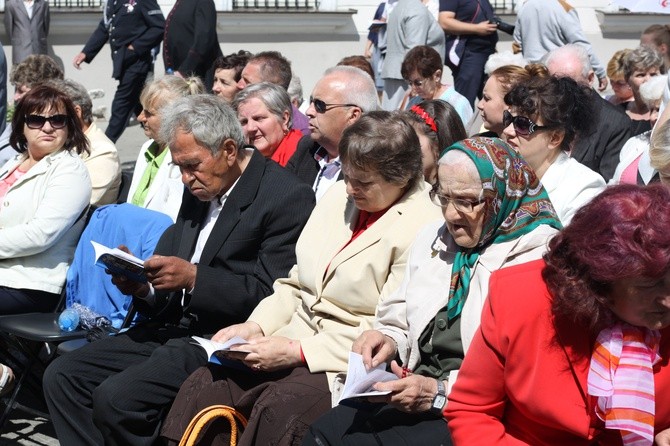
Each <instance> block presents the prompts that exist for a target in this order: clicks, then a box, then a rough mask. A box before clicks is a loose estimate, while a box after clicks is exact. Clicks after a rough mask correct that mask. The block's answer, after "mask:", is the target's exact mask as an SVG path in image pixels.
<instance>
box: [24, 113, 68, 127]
mask: <svg viewBox="0 0 670 446" xmlns="http://www.w3.org/2000/svg"><path fill="white" fill-rule="evenodd" d="M47 121H49V124H51V127H53V128H55V129H62V128H63V127H65V126H66V125H67V116H66V115H51V116H40V115H27V116H26V125H27V126H28V128H29V129H41V128H42V127H44V124H46V122H47Z"/></svg>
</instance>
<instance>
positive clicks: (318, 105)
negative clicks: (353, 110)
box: [309, 96, 358, 113]
mask: <svg viewBox="0 0 670 446" xmlns="http://www.w3.org/2000/svg"><path fill="white" fill-rule="evenodd" d="M309 103H310V104H314V110H316V112H317V113H325V112H327V111H328V110H332V109H334V108H337V107H358V105H356V104H326V103H325V102H323V101H322V100H321V99H314V98H313V97H311V96H310V98H309Z"/></svg>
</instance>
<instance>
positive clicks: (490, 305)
mask: <svg viewBox="0 0 670 446" xmlns="http://www.w3.org/2000/svg"><path fill="white" fill-rule="evenodd" d="M5 23H6V27H7V30H8V34H9V35H10V37H11V41H12V54H13V56H12V62H13V64H12V66H11V69H10V71H9V83H10V84H11V85H12V86H13V87H14V92H15V93H14V96H13V101H11V102H12V104H6V102H7V101H6V97H5V98H3V97H0V101H1V102H2V107H3V108H0V113H2V114H3V116H2V122H1V124H2V125H1V126H0V132H1V133H2V134H1V135H0V317H9V316H10V315H14V314H22V313H31V312H43V313H46V312H54V311H59V310H61V309H62V307H63V305H66V306H68V307H69V306H71V305H72V304H73V303H77V302H79V303H81V302H84V303H86V305H87V306H88V307H90V309H91V310H93V311H96V312H98V314H99V316H100V317H102V318H108V319H109V320H110V323H112V324H113V325H114V326H115V327H117V328H119V324H121V323H122V322H121V321H125V320H126V319H128V318H127V316H128V315H129V313H130V316H129V317H130V319H129V320H131V321H132V322H131V324H130V327H125V328H127V330H126V331H122V332H120V333H118V334H117V333H114V335H110V336H104V337H103V338H102V339H99V340H94V341H92V342H89V343H86V344H85V345H83V346H81V347H80V348H77V349H75V350H74V351H71V352H68V353H66V354H63V355H60V356H58V357H57V358H56V359H55V360H54V361H53V362H51V363H50V364H49V366H48V367H47V369H46V371H45V373H44V377H43V390H44V396H45V399H46V404H47V406H48V409H49V413H50V416H51V422H52V423H53V425H54V428H55V431H56V433H57V436H58V439H59V441H60V442H61V444H64V445H98V444H118V445H144V444H146V445H150V444H174V445H177V444H180V441H181V440H182V439H183V438H184V436H185V435H188V432H189V425H190V424H192V422H193V420H194V419H198V416H199V414H200V413H201V411H203V410H208V408H210V407H212V406H217V405H225V406H227V408H228V409H226V410H229V411H230V413H234V414H235V416H236V417H239V419H241V420H243V422H242V423H241V424H240V426H239V428H240V433H239V435H237V436H236V438H234V441H236V442H237V444H239V445H247V446H251V445H266V444H277V445H297V444H304V445H319V446H325V445H396V444H426V445H432V444H435V445H438V444H440V445H451V444H455V445H467V444H487V445H488V444H519V445H552V446H554V445H555V446H558V445H566V444H571V445H580V444H584V445H587V444H599V445H614V444H623V445H624V446H632V445H636V446H637V445H640V446H641V445H645V446H652V445H658V446H670V405H669V404H668V403H667V402H666V401H667V400H665V399H664V397H663V396H662V395H664V394H667V393H668V392H670V366H669V365H668V364H669V362H668V359H669V358H670V107H668V101H669V100H670V82H669V78H668V75H667V71H668V68H670V25H653V26H650V27H648V28H646V29H644V30H641V32H640V42H639V45H638V46H636V47H633V48H615V49H613V51H612V55H611V59H610V60H609V62H608V63H607V64H604V63H602V62H601V61H600V60H599V59H598V57H597V56H596V55H595V52H594V51H593V48H592V47H591V45H590V43H589V42H588V40H587V39H586V37H585V36H584V33H583V31H582V30H581V26H580V25H579V18H578V16H577V12H576V10H575V9H574V8H573V7H572V6H570V5H569V4H568V3H566V2H565V1H563V0H526V1H525V2H524V4H523V5H522V6H521V7H520V9H519V11H518V14H517V19H516V23H515V24H514V25H511V24H505V23H502V22H500V19H498V18H497V16H495V13H494V9H493V8H492V7H491V4H490V3H489V1H488V0H476V1H475V0H472V1H468V0H439V2H436V1H423V2H422V1H421V0H397V1H385V2H383V3H381V4H380V5H379V7H378V9H377V11H376V14H375V17H374V22H373V25H374V26H371V27H370V34H369V35H368V40H367V43H366V47H365V50H364V54H363V55H351V56H349V57H345V58H343V59H342V60H341V61H340V62H339V63H338V64H337V65H336V66H332V67H326V66H324V67H322V68H323V74H322V75H321V77H320V78H319V79H318V81H317V82H316V83H315V85H314V87H313V89H312V90H311V92H309V95H307V92H303V90H302V84H301V82H300V78H299V73H296V72H295V71H294V70H293V69H292V64H291V61H290V60H289V59H287V58H286V57H285V55H283V54H281V53H280V52H278V51H271V50H268V51H261V52H258V53H255V54H253V53H251V52H249V51H246V50H245V49H239V50H238V51H235V52H233V53H231V54H228V55H224V54H222V52H221V48H220V45H219V41H218V37H217V34H216V11H215V7H214V3H213V2H212V1H211V0H196V1H194V0H191V1H185V0H177V2H176V3H175V4H174V6H173V8H172V10H171V11H170V13H169V14H168V15H167V17H164V16H163V13H162V12H161V9H160V7H159V5H158V3H157V2H156V0H139V1H137V2H135V1H133V2H130V3H123V2H122V0H109V1H108V2H106V3H105V8H104V13H103V17H102V19H101V20H100V23H99V25H98V27H97V28H96V29H95V30H94V32H93V34H92V35H91V36H90V38H89V39H88V41H87V43H86V45H85V46H84V48H83V49H82V50H81V52H79V53H78V54H77V55H76V56H75V57H74V60H73V61H72V63H73V65H74V67H76V68H77V69H81V68H82V64H83V63H90V62H92V61H93V59H94V58H95V56H96V55H97V54H98V53H99V51H100V50H101V48H102V47H103V46H104V45H105V44H106V43H109V44H110V47H111V53H112V62H113V73H112V77H113V78H115V79H116V80H117V81H118V88H117V91H116V93H115V96H114V99H113V102H112V109H111V117H110V119H109V122H108V124H107V127H106V128H105V129H104V131H103V129H102V128H100V126H99V123H97V122H96V119H95V117H94V116H93V112H92V101H91V97H90V95H89V93H88V92H87V89H86V86H85V85H82V84H80V83H78V82H75V81H73V80H70V79H66V78H65V76H64V73H63V70H62V68H61V67H59V66H58V65H57V64H56V62H55V61H54V60H53V59H52V58H50V57H49V56H48V55H46V54H45V53H47V43H46V39H47V35H48V31H49V8H48V3H47V2H45V1H44V0H31V1H25V0H24V1H22V2H21V1H18V0H11V1H9V0H8V2H7V4H6V11H5ZM498 32H507V33H509V34H511V35H512V36H513V41H514V44H513V52H497V51H496V44H497V41H498ZM27 43H30V45H28V44H27ZM159 48H160V51H162V55H163V61H164V67H165V73H157V72H155V71H154V70H153V66H154V60H155V57H156V56H157V54H158V51H159ZM0 56H2V57H0V68H2V66H3V65H4V66H5V70H6V61H5V58H4V51H3V50H2V47H0ZM447 69H448V70H450V72H451V74H452V78H453V85H450V84H447V83H446V82H445V79H446V76H445V70H447ZM0 71H1V70H0ZM0 74H2V73H1V72H0ZM4 81H5V80H4V79H1V78H0V82H4ZM608 87H610V88H611V92H612V94H610V95H608V96H605V92H606V91H610V90H608ZM2 91H3V93H4V94H5V95H6V91H7V90H6V88H2ZM5 105H7V106H8V108H10V109H12V110H13V116H12V118H11V120H10V121H7V120H6V119H5V116H4V115H5V114H6V113H7V109H6V108H4V107H5ZM130 119H137V121H138V122H139V123H140V125H141V126H142V129H143V130H144V133H145V135H146V137H147V141H146V142H145V143H144V144H143V145H142V146H141V147H137V153H138V156H137V160H136V162H135V163H134V168H133V171H132V172H128V173H127V174H126V175H124V173H123V172H122V170H121V165H120V162H119V156H118V152H117V150H116V147H115V142H116V141H117V140H118V138H119V137H120V136H121V134H122V133H123V131H124V129H125V128H126V126H127V125H128V122H129V120H130ZM130 234H132V235H130ZM91 241H96V242H101V241H106V242H107V243H112V244H114V245H115V246H116V245H119V249H121V250H123V251H126V252H127V253H129V254H137V255H139V256H141V258H142V260H143V261H144V263H143V267H144V272H143V274H144V280H140V279H139V278H138V277H135V276H131V275H126V274H123V273H120V272H118V271H115V272H112V271H106V272H105V273H103V272H102V271H100V270H97V273H96V274H88V273H87V272H86V268H87V266H86V265H87V264H88V263H92V262H90V261H89V259H91V258H92V256H93V251H92V250H93V248H92V247H91V243H90V242H91ZM62 296H65V297H66V298H65V299H62ZM63 302H65V304H63ZM129 303H132V306H130V305H129ZM131 308H132V310H131ZM133 318H134V319H133ZM111 321H113V322H111ZM124 323H125V322H124ZM194 336H196V337H204V338H208V339H210V338H211V339H212V340H213V341H217V342H221V343H226V342H227V343H231V344H232V346H230V347H229V348H227V349H226V350H225V351H223V352H219V353H217V354H216V355H214V356H213V357H208V354H207V353H206V350H205V349H204V348H203V347H202V346H201V345H199V343H198V342H196V341H194V339H193V337H194ZM0 345H2V344H0ZM0 348H4V347H0ZM8 361H11V359H8V358H6V357H5V355H4V354H2V352H1V351H0V395H7V394H8V393H9V392H11V391H12V389H13V387H14V385H15V381H16V377H15V374H14V371H13V370H12V367H11V366H12V364H11V363H10V362H8ZM354 362H358V363H359V364H358V365H359V366H360V367H362V368H363V369H364V370H365V371H371V370H372V369H377V368H379V367H381V368H383V369H386V370H387V371H388V372H390V374H389V375H388V376H387V377H386V378H385V381H380V382H376V381H375V382H374V383H373V384H372V385H371V386H369V388H367V389H365V390H366V392H371V393H370V394H368V395H367V396H365V397H360V398H357V399H352V400H343V401H342V400H340V397H341V395H342V393H343V390H344V389H345V388H346V387H347V385H350V384H351V382H350V381H347V380H348V379H349V380H351V379H353V378H352V377H351V376H348V375H347V372H348V370H349V368H350V367H352V365H355V364H354ZM5 363H6V364H5ZM217 407H218V406H217ZM233 422H234V421H233ZM231 437H235V436H234V435H232V430H231V426H230V425H229V424H228V423H213V424H209V425H207V427H206V428H204V429H203V430H202V432H200V434H199V437H198V442H199V443H198V444H202V445H218V444H229V443H230V441H231Z"/></svg>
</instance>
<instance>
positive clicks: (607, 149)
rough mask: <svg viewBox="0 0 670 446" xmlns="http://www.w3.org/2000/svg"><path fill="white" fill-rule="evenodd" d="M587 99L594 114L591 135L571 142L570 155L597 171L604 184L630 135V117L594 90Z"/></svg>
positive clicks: (617, 161)
mask: <svg viewBox="0 0 670 446" xmlns="http://www.w3.org/2000/svg"><path fill="white" fill-rule="evenodd" d="M591 96H592V98H593V106H594V108H595V113H596V117H595V120H594V123H593V127H592V128H591V133H590V134H589V135H585V136H583V137H581V138H579V139H578V140H577V141H576V142H575V145H574V147H573V148H572V153H571V154H570V156H572V157H573V158H574V159H576V160H577V161H579V162H580V163H582V164H584V165H585V166H587V167H588V168H590V169H591V170H593V171H595V172H598V173H599V174H600V175H601V176H602V177H603V178H604V179H605V181H606V182H607V181H609V180H610V179H612V176H613V175H614V171H615V170H616V166H617V165H618V164H619V152H621V148H622V147H623V145H624V144H625V143H626V141H628V138H630V136H631V133H630V118H628V116H627V115H626V113H624V112H622V111H621V110H620V109H619V108H618V107H617V106H615V105H612V104H611V103H610V102H608V101H607V100H605V99H603V98H602V97H601V96H600V95H599V94H598V93H596V92H595V91H592V93H591Z"/></svg>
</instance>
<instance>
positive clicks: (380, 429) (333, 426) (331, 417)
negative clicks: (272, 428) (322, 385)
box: [302, 404, 452, 446]
mask: <svg viewBox="0 0 670 446" xmlns="http://www.w3.org/2000/svg"><path fill="white" fill-rule="evenodd" d="M302 445H303V446H328V445H332V446H387V445H393V446H403V445H420V446H437V445H440V446H451V445H452V442H451V435H450V434H449V429H447V422H446V420H444V419H443V418H438V417H436V416H435V415H433V414H431V413H429V412H427V413H419V414H409V413H405V412H401V411H399V410H397V409H395V408H393V407H392V406H390V405H380V404H363V405H360V406H345V405H339V406H337V407H335V408H333V409H331V410H330V411H328V413H326V414H325V415H324V416H322V417H321V418H319V419H318V420H316V421H315V422H314V423H313V424H312V425H311V426H310V428H309V431H308V432H307V435H306V436H305V438H304V439H303V443H302Z"/></svg>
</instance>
